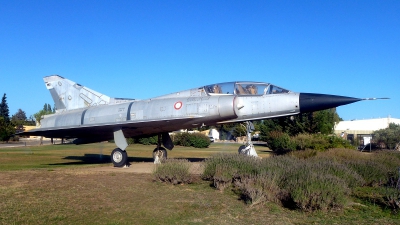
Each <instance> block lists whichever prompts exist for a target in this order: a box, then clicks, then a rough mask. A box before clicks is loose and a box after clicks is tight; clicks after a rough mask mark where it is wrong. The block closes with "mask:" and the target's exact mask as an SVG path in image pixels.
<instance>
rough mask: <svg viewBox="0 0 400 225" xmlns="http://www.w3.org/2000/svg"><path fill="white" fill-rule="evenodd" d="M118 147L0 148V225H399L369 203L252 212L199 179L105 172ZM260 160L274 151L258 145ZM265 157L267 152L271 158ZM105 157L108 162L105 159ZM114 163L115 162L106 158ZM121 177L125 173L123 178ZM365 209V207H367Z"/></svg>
mask: <svg viewBox="0 0 400 225" xmlns="http://www.w3.org/2000/svg"><path fill="white" fill-rule="evenodd" d="M238 146H239V145H237V144H217V143H216V144H212V145H211V146H210V148H207V149H195V148H183V147H179V146H177V147H176V148H175V149H174V150H172V151H169V152H168V156H169V157H170V158H189V159H203V158H206V157H210V156H212V155H214V154H216V153H219V152H228V153H229V152H230V153H236V152H237V148H238ZM113 148H115V147H114V144H111V143H101V144H90V145H81V146H75V145H55V146H54V145H52V146H37V147H24V148H6V149H0V199H1V201H0V224H399V221H400V217H399V215H398V214H392V213H391V212H390V210H382V208H381V207H380V206H379V205H376V204H375V205H374V204H373V203H369V202H359V203H353V204H349V205H347V206H345V208H344V210H341V211H334V212H329V213H324V212H315V213H303V212H300V211H296V210H288V209H285V208H282V207H280V206H279V205H277V204H274V203H266V204H259V205H256V206H253V207H249V205H247V204H245V203H244V202H243V201H241V200H239V199H238V196H237V195H236V194H235V193H234V192H233V191H231V190H229V189H226V190H225V191H224V192H221V191H218V190H216V189H214V188H211V187H210V182H209V181H202V180H201V179H200V178H199V177H194V179H193V180H194V182H193V183H192V184H189V185H170V184H164V183H160V182H155V181H154V178H153V175H152V174H135V173H124V172H122V171H123V169H116V170H115V171H113V172H99V171H95V170H90V169H88V168H87V167H98V166H108V167H112V164H111V163H110V162H109V161H107V160H109V154H110V153H111V151H112V149H113ZM153 149H154V146H143V145H133V146H129V147H128V149H127V150H128V154H129V157H130V158H129V159H130V161H131V162H142V161H151V152H152V150H153ZM256 149H257V150H258V151H259V152H258V153H259V155H265V157H266V156H268V154H269V153H268V151H267V149H266V148H265V150H264V149H263V148H261V147H259V146H256ZM264 151H265V152H264ZM100 155H103V156H102V157H103V158H102V159H101V157H100ZM107 157H108V158H107ZM120 170H121V172H119V171H120ZM360 203H361V204H360Z"/></svg>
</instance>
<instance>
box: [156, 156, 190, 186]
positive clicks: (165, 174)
mask: <svg viewBox="0 0 400 225" xmlns="http://www.w3.org/2000/svg"><path fill="white" fill-rule="evenodd" d="M189 169H190V164H189V161H188V160H187V159H166V160H164V161H163V162H162V163H161V164H158V165H157V167H156V169H155V170H154V172H153V175H154V176H155V179H156V180H159V181H162V182H167V183H171V184H174V185H175V184H182V183H184V184H188V183H191V182H192V179H191V176H190V172H189Z"/></svg>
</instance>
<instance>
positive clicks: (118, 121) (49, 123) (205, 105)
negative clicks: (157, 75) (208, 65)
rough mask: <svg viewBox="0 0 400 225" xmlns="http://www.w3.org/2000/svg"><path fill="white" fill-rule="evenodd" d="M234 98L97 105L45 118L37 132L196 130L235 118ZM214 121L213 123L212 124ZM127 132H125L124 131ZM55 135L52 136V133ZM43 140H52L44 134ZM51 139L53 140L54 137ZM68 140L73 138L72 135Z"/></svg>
mask: <svg viewBox="0 0 400 225" xmlns="http://www.w3.org/2000/svg"><path fill="white" fill-rule="evenodd" d="M234 99H235V96H206V97H188V98H186V97H184V96H183V97H179V98H176V97H175V98H161V99H158V98H156V99H149V100H144V101H131V102H126V103H120V104H115V105H101V106H93V107H90V108H83V109H76V110H71V111H62V112H60V113H57V114H53V115H48V116H45V118H44V119H42V121H41V128H40V130H47V129H54V128H55V127H57V128H58V129H68V128H79V127H99V126H109V130H110V131H111V128H112V127H114V126H117V125H122V126H123V127H124V128H136V127H137V126H140V125H138V124H146V123H152V124H151V125H150V124H149V126H148V127H147V128H146V127H144V128H141V129H140V130H137V129H133V130H132V129H130V130H129V129H127V131H126V132H125V135H126V137H131V136H136V135H145V134H151V133H152V132H154V128H153V126H154V124H156V125H157V127H158V128H160V129H162V130H163V131H172V130H176V129H182V128H191V127H198V126H200V125H202V124H203V123H215V122H216V121H221V120H229V119H234V118H237V115H236V111H235V107H234ZM180 119H184V120H188V119H189V120H190V121H189V122H186V123H180V124H176V123H171V122H172V121H174V120H180ZM214 121H215V122H214ZM128 130H129V131H128ZM54 133H56V132H54ZM47 136H52V135H51V134H48V135H47ZM54 137H55V136H54ZM68 137H74V135H73V134H70V135H68Z"/></svg>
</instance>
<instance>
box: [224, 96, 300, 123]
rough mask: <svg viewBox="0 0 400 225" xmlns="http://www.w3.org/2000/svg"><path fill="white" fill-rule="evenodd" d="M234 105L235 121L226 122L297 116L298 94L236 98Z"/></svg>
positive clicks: (298, 109) (298, 108)
mask: <svg viewBox="0 0 400 225" xmlns="http://www.w3.org/2000/svg"><path fill="white" fill-rule="evenodd" d="M236 105H237V106H238V107H239V108H240V109H237V110H236V114H237V115H238V118H237V119H234V120H230V121H226V122H238V121H247V120H261V119H267V118H273V117H277V116H288V115H295V114H298V113H299V111H300V107H299V94H298V93H293V92H292V93H285V94H280V95H263V96H255V97H253V96H243V97H242V96H238V97H237V98H236Z"/></svg>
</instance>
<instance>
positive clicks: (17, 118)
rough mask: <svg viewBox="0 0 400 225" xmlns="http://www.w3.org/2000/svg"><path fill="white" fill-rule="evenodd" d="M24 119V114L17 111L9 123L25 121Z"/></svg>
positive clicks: (19, 110) (21, 111)
mask: <svg viewBox="0 0 400 225" xmlns="http://www.w3.org/2000/svg"><path fill="white" fill-rule="evenodd" d="M26 119H27V118H26V114H25V112H24V111H23V110H22V109H18V111H17V112H16V113H15V114H14V115H12V117H11V121H26Z"/></svg>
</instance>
